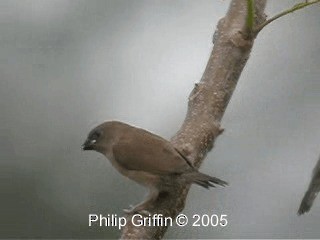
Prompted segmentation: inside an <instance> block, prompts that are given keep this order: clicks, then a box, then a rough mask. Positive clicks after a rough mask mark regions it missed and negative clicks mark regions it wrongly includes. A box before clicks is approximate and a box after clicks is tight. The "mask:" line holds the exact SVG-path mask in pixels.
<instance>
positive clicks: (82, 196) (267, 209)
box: [0, 0, 320, 238]
mask: <svg viewBox="0 0 320 240" xmlns="http://www.w3.org/2000/svg"><path fill="white" fill-rule="evenodd" d="M296 2H298V1H292V0H283V1H276V0H269V1H268V5H267V13H268V15H269V16H272V15H274V14H275V13H277V12H279V11H281V10H283V9H286V8H288V7H290V6H292V5H293V4H294V3H296ZM228 5H229V1H218V0H215V1H214V0H210V1H209V0H198V1H191V0H188V1H185V0H179V1H178V0H175V1H169V0H161V1H160V0H158V1H154V0H153V1H146V0H145V1H143V0H130V1H129V0H121V1H110V0H109V1H98V0H92V1H84V0H74V1H71V0H70V1H67V0H46V1H42V0H25V1H18V0H10V1H9V0H0V7H1V9H3V11H1V13H0V20H1V23H0V32H1V36H0V52H1V54H0V72H1V81H0V106H1V118H0V126H1V128H0V130H1V131H0V134H1V137H0V141H1V144H0V157H1V171H2V172H3V173H1V175H2V176H4V180H5V181H2V182H1V185H0V188H1V189H0V190H1V192H2V193H4V195H5V196H4V198H2V203H1V208H2V209H0V210H1V212H3V213H4V216H5V217H4V218H3V220H1V221H3V223H1V225H2V226H4V227H3V229H1V232H2V233H1V235H0V237H10V236H11V237H13V236H14V237H19V238H21V237H33V238H34V237H43V238H50V237H51V238H53V237H54V238H72V237H73V238H81V237H83V238H116V237H119V232H118V230H117V229H116V228H112V227H105V228H89V227H88V214H89V213H101V214H105V215H107V214H112V213H114V214H118V215H122V209H123V208H126V207H128V205H129V204H132V203H137V202H139V201H140V200H141V199H142V198H143V196H144V194H145V189H143V188H142V187H140V186H138V185H137V184H136V183H134V182H131V181H129V180H127V179H125V178H123V177H122V176H121V175H120V174H119V173H118V172H116V170H114V169H113V168H112V167H111V165H110V163H109V162H108V161H107V160H106V159H105V158H104V157H103V156H100V155H99V154H98V153H94V152H82V151H81V150H80V146H81V144H82V142H83V141H84V139H85V138H86V135H87V133H88V131H89V130H90V129H91V128H92V127H94V126H95V125H97V124H99V123H101V122H103V121H106V120H111V119H117V120H121V121H124V122H127V123H130V124H133V125H136V126H139V127H143V128H145V129H148V130H150V131H152V132H155V133H157V134H159V135H161V136H163V137H165V138H168V139H169V138H170V137H171V136H172V135H173V134H174V133H175V131H176V130H177V129H178V128H179V126H180V124H181V123H182V121H183V119H184V116H185V113H186V108H187V98H188V95H189V93H190V92H191V90H192V88H193V85H194V83H196V82H197V81H199V80H200V78H201V75H202V72H203V71H204V68H205V65H206V62H207V59H208V56H209V53H210V51H211V48H212V43H211V40H212V34H213V32H214V29H215V26H216V24H217V21H218V20H219V19H220V18H221V17H222V16H224V14H225V12H226V10H227V8H228ZM319 10H320V7H319V4H318V5H317V6H313V7H310V8H307V9H304V10H301V11H298V12H296V13H294V14H291V15H289V16H287V17H285V18H282V19H280V20H278V21H276V22H274V23H273V24H271V25H270V26H268V27H267V28H266V29H264V30H263V31H262V32H261V33H260V35H259V36H258V38H257V39H256V42H255V45H254V48H253V52H252V54H251V58H250V59H249V61H248V63H247V65H246V67H245V69H244V71H243V73H242V75H241V79H240V81H239V83H238V86H237V88H236V90H235V92H234V95H233V97H232V99H231V102H230V104H229V106H228V108H227V111H226V114H225V116H224V118H223V121H222V126H223V127H224V128H225V132H224V134H223V135H222V136H220V137H219V139H218V140H217V142H216V146H215V148H214V149H213V151H212V152H211V153H210V154H209V155H208V156H207V159H206V161H205V162H204V164H203V165H202V167H201V169H202V171H203V172H205V173H207V174H210V175H213V176H216V177H219V178H221V179H224V180H226V181H228V182H229V183H230V186H229V187H227V188H223V189H222V188H217V189H213V190H210V191H207V190H205V189H202V188H200V187H197V186H193V187H192V189H191V191H190V194H189V196H188V200H187V205H186V208H185V210H184V211H183V212H184V213H185V214H186V215H188V216H189V217H192V215H193V214H212V213H216V214H227V215H228V221H229V224H228V226H227V227H225V228H210V227H202V228H199V227H198V228H195V227H185V228H183V229H180V228H178V227H173V228H170V229H169V231H168V233H167V235H166V237H167V238H319V237H320V229H319V222H318V220H319V216H320V199H317V200H316V201H315V204H314V206H313V208H312V209H311V212H310V213H308V214H306V215H305V216H301V217H298V216H297V215H296V211H297V209H298V206H299V204H300V201H301V198H302V196H303V194H304V192H305V190H306V189H307V185H308V183H309V181H310V176H311V172H312V169H313V167H314V165H315V163H316V161H317V158H318V157H319V154H320V147H319V146H320V145H319V144H320V128H319V127H318V125H319V118H320V81H319V76H320V68H319V66H320V45H319V39H320V31H319V26H320V16H319ZM1 228H2V227H1Z"/></svg>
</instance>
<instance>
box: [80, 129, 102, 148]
mask: <svg viewBox="0 0 320 240" xmlns="http://www.w3.org/2000/svg"><path fill="white" fill-rule="evenodd" d="M103 139H104V131H103V128H101V127H100V126H98V127H96V128H94V129H92V130H91V131H90V133H89V134H88V137H87V139H86V141H85V142H84V143H83V144H82V150H84V151H86V150H95V151H98V149H99V148H101V144H102V142H103Z"/></svg>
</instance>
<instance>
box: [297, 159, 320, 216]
mask: <svg viewBox="0 0 320 240" xmlns="http://www.w3.org/2000/svg"><path fill="white" fill-rule="evenodd" d="M319 191H320V159H319V161H318V162H317V165H316V166H315V168H314V170H313V176H312V179H311V182H310V184H309V187H308V190H307V191H306V193H305V195H304V197H303V199H302V201H301V204H300V207H299V210H298V214H299V215H301V214H304V213H306V212H308V211H309V210H310V208H311V207H312V204H313V201H314V200H315V198H316V197H317V195H318V193H319Z"/></svg>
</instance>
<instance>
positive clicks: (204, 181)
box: [183, 171, 228, 189]
mask: <svg viewBox="0 0 320 240" xmlns="http://www.w3.org/2000/svg"><path fill="white" fill-rule="evenodd" d="M183 176H184V178H185V179H186V180H187V182H188V183H195V184H198V185H199V186H201V187H204V188H207V189H208V188H209V187H215V184H216V185H220V186H223V187H224V186H226V185H228V183H227V182H225V181H223V180H221V179H219V178H215V177H211V176H209V175H207V174H204V173H201V172H198V171H192V172H189V173H185V174H183Z"/></svg>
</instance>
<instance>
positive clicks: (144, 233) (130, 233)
mask: <svg viewBox="0 0 320 240" xmlns="http://www.w3.org/2000/svg"><path fill="white" fill-rule="evenodd" d="M265 5H266V0H256V1H255V24H261V23H262V22H263V21H265V14H264V8H265ZM246 20H247V1H245V0H233V1H231V4H230V7H229V10H228V12H227V14H226V16H225V17H224V18H222V19H221V20H220V21H219V23H218V26H217V30H216V33H215V41H214V47H213V50H212V52H211V55H210V58H209V60H208V64H207V66H206V69H205V71H204V73H203V76H202V78H201V80H200V82H199V83H197V84H196V85H195V87H194V89H193V90H192V92H191V94H190V96H189V103H188V112H187V115H186V118H185V121H184V122H183V124H182V126H181V128H180V130H179V131H178V132H177V133H176V134H175V135H174V136H173V138H172V139H171V142H172V144H173V145H174V146H175V147H176V148H178V149H179V150H180V151H181V152H182V153H183V154H184V155H185V156H187V158H188V159H190V160H191V161H192V162H193V163H194V165H195V166H196V167H199V166H200V165H201V163H202V161H203V159H204V158H205V156H206V154H207V152H208V151H210V150H211V149H212V147H213V144H214V141H215V139H216V138H217V137H218V136H219V135H220V134H221V133H222V131H223V130H222V129H221V128H220V122H221V119H222V117H223V114H224V112H225V110H226V107H227V105H228V103H229V100H230V98H231V96H232V93H233V91H234V89H235V87H236V84H237V82H238V79H239V77H240V75H241V72H242V70H243V68H244V66H245V64H246V62H247V60H248V58H249V55H250V52H251V49H252V46H253V42H254V38H255V36H253V35H252V34H251V31H250V30H249V29H248V28H247V24H246ZM221 177H223V176H221ZM189 188H190V186H176V187H175V189H172V192H170V193H168V194H164V195H160V196H159V198H158V199H157V200H156V201H155V202H153V203H151V204H150V206H149V207H148V209H147V211H148V212H150V213H151V214H154V213H157V214H162V215H163V216H170V217H172V218H173V219H174V218H175V217H176V216H177V214H178V213H179V212H181V211H182V210H183V208H184V205H185V200H186V197H187V194H188V191H189ZM131 217H132V215H128V216H127V225H126V227H125V228H124V229H123V231H122V236H121V238H123V239H160V238H162V237H163V235H164V233H165V232H166V229H167V227H166V226H157V227H135V226H133V225H132V224H131Z"/></svg>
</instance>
